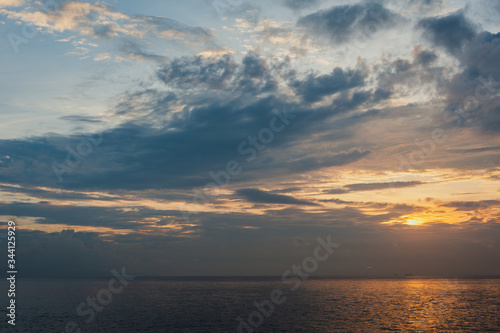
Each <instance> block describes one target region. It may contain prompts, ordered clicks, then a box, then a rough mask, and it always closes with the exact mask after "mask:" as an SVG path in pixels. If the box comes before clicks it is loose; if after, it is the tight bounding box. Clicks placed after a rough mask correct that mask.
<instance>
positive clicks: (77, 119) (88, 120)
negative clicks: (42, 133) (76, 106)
mask: <svg viewBox="0 0 500 333" xmlns="http://www.w3.org/2000/svg"><path fill="white" fill-rule="evenodd" d="M59 119H62V120H67V121H72V122H76V123H78V122H83V123H101V122H102V120H101V119H99V118H97V117H90V116H63V117H59Z"/></svg>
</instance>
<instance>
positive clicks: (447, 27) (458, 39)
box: [418, 12, 476, 55]
mask: <svg viewBox="0 0 500 333" xmlns="http://www.w3.org/2000/svg"><path fill="white" fill-rule="evenodd" d="M418 27H420V28H422V29H423V30H424V36H425V37H426V38H428V39H429V40H430V41H431V42H432V43H433V44H434V45H436V46H440V47H443V48H444V49H446V50H447V51H448V52H450V53H451V54H453V55H459V54H460V52H461V50H462V47H463V46H464V44H465V43H466V42H468V41H470V40H472V39H473V38H474V36H475V35H476V31H475V28H474V26H473V25H472V23H471V22H470V21H468V20H467V19H466V18H465V16H464V14H463V13H462V12H458V13H454V14H451V15H448V16H444V17H431V18H425V19H423V20H421V21H420V22H419V23H418Z"/></svg>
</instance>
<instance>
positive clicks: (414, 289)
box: [404, 279, 460, 332]
mask: <svg viewBox="0 0 500 333" xmlns="http://www.w3.org/2000/svg"><path fill="white" fill-rule="evenodd" d="M459 293H460V287H459V285H458V282H457V280H451V281H450V280H438V281H436V280H421V279H418V280H417V279H408V280H406V281H405V283H404V295H405V313H407V314H409V315H410V318H409V324H410V328H411V329H412V330H416V331H419V332H425V331H429V330H430V329H431V328H437V327H441V328H442V329H445V328H446V327H448V326H449V325H448V323H451V322H453V321H454V318H455V317H456V314H455V313H454V311H455V309H456V302H457V300H458V298H457V295H458V294H459Z"/></svg>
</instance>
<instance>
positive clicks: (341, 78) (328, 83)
mask: <svg viewBox="0 0 500 333" xmlns="http://www.w3.org/2000/svg"><path fill="white" fill-rule="evenodd" d="M365 76H366V75H365V73H363V72H362V71H360V70H351V69H347V70H343V69H342V68H339V67H336V68H334V69H333V71H332V72H331V73H330V74H324V75H319V76H316V75H313V74H310V75H308V76H307V78H306V79H304V80H301V81H298V80H294V81H292V82H291V83H290V85H291V87H293V89H294V90H295V92H296V93H297V94H298V95H299V96H302V98H303V99H304V100H305V101H306V102H317V101H320V100H321V99H322V98H323V97H325V96H329V95H333V94H335V93H337V92H340V91H343V90H347V89H350V88H354V87H359V86H362V85H363V84H364V77H365Z"/></svg>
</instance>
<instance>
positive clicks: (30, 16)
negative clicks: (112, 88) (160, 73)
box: [0, 1, 214, 60]
mask: <svg viewBox="0 0 500 333" xmlns="http://www.w3.org/2000/svg"><path fill="white" fill-rule="evenodd" d="M0 8H1V7H0ZM35 8H36V7H35ZM50 9H52V8H50ZM0 14H4V15H7V17H8V18H9V19H12V20H20V21H23V22H26V23H28V24H30V25H33V26H34V27H37V28H38V29H39V30H43V31H45V32H48V33H51V34H55V33H64V32H73V33H75V34H78V35H81V36H92V37H94V38H98V39H101V40H105V41H108V40H110V39H116V40H118V41H119V42H121V41H123V40H125V41H126V42H125V44H131V43H132V44H134V45H136V46H137V45H138V44H137V42H134V40H144V39H155V38H160V39H162V40H166V39H167V40H171V41H177V42H180V43H183V44H184V46H186V45H190V44H193V45H200V44H205V43H208V44H212V43H213V40H214V36H213V35H212V34H211V32H210V31H208V30H206V29H203V28H201V27H192V26H188V25H185V24H183V23H180V22H177V21H175V20H172V19H168V18H163V17H154V16H141V15H137V16H129V15H127V14H125V13H123V12H120V11H117V10H116V9H115V8H113V7H112V6H110V5H108V4H106V3H104V2H98V3H95V4H90V3H86V2H80V1H68V2H63V3H61V4H60V5H59V6H57V8H55V9H54V10H43V9H38V10H37V9H34V10H33V9H31V10H30V8H27V9H24V10H21V11H11V10H7V9H0ZM123 48H126V45H125V46H124V47H123ZM123 48H122V49H123ZM127 56H130V57H132V58H134V57H135V58H136V59H140V60H144V59H148V60H151V59H152V60H158V57H160V56H156V58H153V57H152V55H150V57H147V53H145V51H142V50H135V52H133V53H132V54H127ZM159 60H164V59H163V58H160V59H159Z"/></svg>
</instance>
